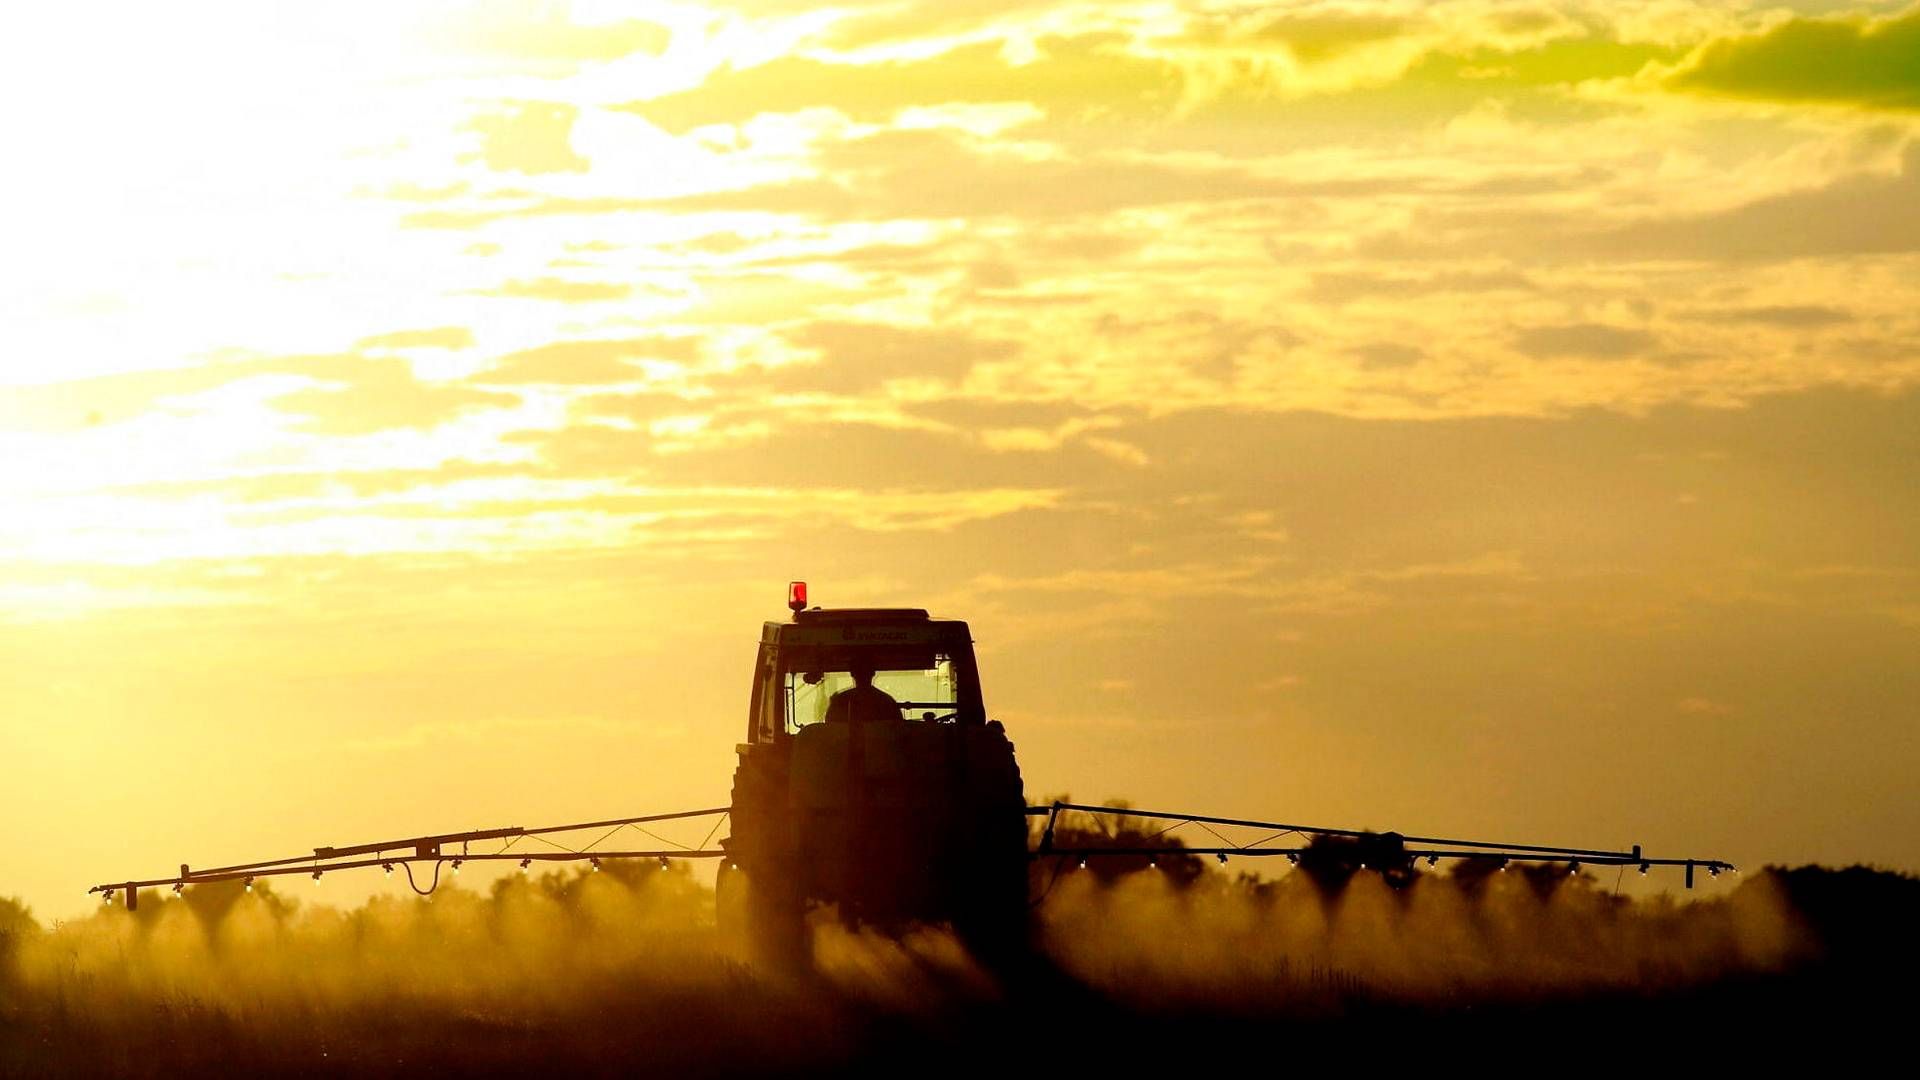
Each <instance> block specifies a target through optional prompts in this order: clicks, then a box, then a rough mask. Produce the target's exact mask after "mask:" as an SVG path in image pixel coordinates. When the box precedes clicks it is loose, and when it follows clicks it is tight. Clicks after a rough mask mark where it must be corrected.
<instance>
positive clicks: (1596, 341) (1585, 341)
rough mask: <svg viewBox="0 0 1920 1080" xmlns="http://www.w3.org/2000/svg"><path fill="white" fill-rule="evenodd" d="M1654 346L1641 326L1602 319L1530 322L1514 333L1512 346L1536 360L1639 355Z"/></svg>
mask: <svg viewBox="0 0 1920 1080" xmlns="http://www.w3.org/2000/svg"><path fill="white" fill-rule="evenodd" d="M1653 346H1654V337H1653V335H1652V334H1649V333H1647V332H1646V331H1644V330H1629V329H1626V328H1623V327H1618V326H1607V325H1605V324H1603V323H1567V324H1564V325H1558V326H1532V327H1528V328H1526V329H1524V330H1521V331H1519V332H1518V333H1516V334H1515V335H1514V337H1513V347H1514V348H1516V349H1518V350H1520V351H1521V352H1523V353H1525V354H1527V355H1528V356H1531V357H1533V358H1535V359H1539V360H1546V359H1557V358H1560V357H1584V358H1587V359H1593V360H1618V359H1621V358H1624V357H1629V356H1638V355H1640V354H1642V353H1645V352H1647V351H1649V350H1650V349H1652V348H1653Z"/></svg>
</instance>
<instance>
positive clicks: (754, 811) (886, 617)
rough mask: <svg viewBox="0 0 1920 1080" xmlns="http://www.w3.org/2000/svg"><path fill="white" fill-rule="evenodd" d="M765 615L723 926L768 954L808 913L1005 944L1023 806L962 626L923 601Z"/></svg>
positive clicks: (1016, 909) (1014, 900)
mask: <svg viewBox="0 0 1920 1080" xmlns="http://www.w3.org/2000/svg"><path fill="white" fill-rule="evenodd" d="M789 593H790V595H789V600H788V606H789V607H790V608H791V609H792V610H793V619H792V621H790V622H784V623H783V622H769V623H767V624H765V627H764V629H763V630H762V632H761V636H760V648H759V655H758V657H757V658H756V660H755V663H754V673H753V695H752V700H751V704H750V705H749V709H748V716H747V732H746V741H745V742H742V743H741V744H740V745H739V746H738V748H737V749H738V752H739V756H740V763H739V766H738V767H737V768H736V770H735V772H734V777H733V800H732V814H733V817H732V824H731V829H732V835H731V837H730V839H728V840H727V841H726V842H725V847H726V851H727V857H726V858H725V859H723V860H721V867H720V872H719V876H718V881H717V889H718V903H719V916H720V922H721V926H722V928H723V930H726V931H728V932H730V933H733V934H735V935H737V936H739V937H740V938H741V939H743V940H744V941H745V942H747V943H748V944H749V945H750V946H751V947H752V949H753V950H754V951H755V952H757V953H760V954H762V955H774V956H778V955H782V954H789V953H793V952H796V951H798V950H800V949H801V948H803V943H804V937H805V919H806V917H807V912H808V911H809V910H810V909H814V908H824V909H827V910H831V911H833V912H834V913H836V914H837V915H838V916H839V917H840V918H841V919H843V920H845V921H848V922H850V923H858V924H863V925H874V926H878V927H881V928H895V927H900V926H903V925H906V924H910V923H947V924H950V925H952V926H953V927H954V929H955V931H956V932H958V933H959V934H960V935H961V936H962V937H963V938H964V939H966V940H967V941H968V942H969V943H970V944H972V945H974V946H975V947H989V948H997V947H1006V946H1011V945H1014V944H1016V943H1017V942H1018V941H1019V940H1020V937H1021V935H1022V934H1023V933H1024V929H1025V924H1026V918H1027V899H1028V898H1027V865H1028V847H1027V806H1026V799H1025V794H1024V792H1023V791H1022V788H1021V782H1020V769H1019V766H1018V765H1017V764H1016V763H1015V761H1014V755H1013V744H1012V743H1011V742H1010V741H1008V739H1007V736H1006V732H1005V730H1004V729H1003V728H1002V727H1001V725H1000V723H999V722H998V721H995V720H989V719H987V716H986V710H985V707H984V705H983V704H982V701H981V696H980V675H979V670H978V668H977V667H976V666H975V663H974V656H973V638H972V636H971V634H970V633H969V632H968V629H967V624H966V623H964V622H960V621H958V620H952V619H935V618H930V617H929V616H928V614H927V613H926V611H924V610H922V609H919V608H841V609H826V610H823V609H821V608H818V607H814V608H809V607H807V606H806V586H805V584H804V583H800V582H796V583H794V584H793V585H792V586H791V587H790V589H789Z"/></svg>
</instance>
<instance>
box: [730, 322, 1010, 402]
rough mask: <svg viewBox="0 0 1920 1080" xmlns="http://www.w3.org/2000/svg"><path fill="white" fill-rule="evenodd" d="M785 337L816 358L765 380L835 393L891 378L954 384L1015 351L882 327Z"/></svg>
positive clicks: (960, 336) (804, 330) (823, 328)
mask: <svg viewBox="0 0 1920 1080" xmlns="http://www.w3.org/2000/svg"><path fill="white" fill-rule="evenodd" d="M787 339H788V340H789V341H791V342H792V343H793V344H794V345H797V346H799V347H800V348H802V349H806V350H808V351H811V352H814V353H817V354H818V356H819V359H818V360H816V361H813V362H809V363H793V364H786V365H782V366H780V367H778V368H774V369H772V370H771V371H769V372H768V373H767V377H768V379H769V380H770V381H771V382H773V383H774V384H775V385H778V386H781V387H787V388H794V389H802V388H804V389H810V390H823V391H827V392H829V393H840V394H853V393H859V392H862V391H867V390H871V389H873V388H875V387H877V386H879V385H880V384H882V383H885V382H887V381H889V380H892V379H913V378H920V379H937V380H940V381H942V382H947V383H957V382H959V381H960V380H962V379H964V378H965V377H966V374H967V372H968V371H971V370H972V369H973V366H974V365H975V364H977V363H981V362H983V361H988V360H999V359H1004V358H1006V357H1009V356H1012V355H1014V353H1015V352H1016V351H1017V349H1016V346H1015V345H1014V344H1013V343H1012V342H1007V341H994V340H989V339H985V338H980V337H977V336H975V335H973V334H971V333H968V332H966V331H963V330H942V329H933V328H924V327H910V326H894V325H890V324H886V323H863V322H831V321H828V322H814V323H808V324H806V325H804V326H802V327H800V328H799V329H797V330H794V331H791V332H789V333H788V334H787Z"/></svg>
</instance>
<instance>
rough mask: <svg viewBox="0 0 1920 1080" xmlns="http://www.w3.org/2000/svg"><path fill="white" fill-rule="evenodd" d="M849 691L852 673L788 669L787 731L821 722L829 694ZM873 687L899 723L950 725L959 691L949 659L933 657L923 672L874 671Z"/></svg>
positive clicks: (899, 670) (916, 670) (825, 713)
mask: <svg viewBox="0 0 1920 1080" xmlns="http://www.w3.org/2000/svg"><path fill="white" fill-rule="evenodd" d="M853 686H854V680H853V673H852V672H851V671H849V670H845V669H842V670H837V671H836V670H833V669H831V668H823V669H817V670H811V671H809V670H789V671H788V672H787V673H786V694H787V703H786V704H787V708H786V713H787V730H788V731H790V732H791V731H798V730H799V729H801V728H803V727H806V726H807V725H809V724H818V723H822V722H824V721H826V720H827V718H828V709H829V707H830V706H831V704H832V702H833V697H834V695H835V694H838V693H841V692H842V691H846V690H851V689H853ZM873 686H874V688H875V689H877V690H879V691H881V692H882V693H884V694H886V695H887V696H888V697H890V698H892V699H893V701H894V704H895V705H897V706H898V707H899V715H900V717H901V718H902V719H905V720H914V721H922V722H928V721H933V722H937V721H941V720H952V719H953V718H954V717H955V715H956V713H957V711H958V707H959V706H958V702H959V692H958V690H957V688H956V685H955V679H954V672H953V658H952V657H950V656H946V655H943V654H940V655H934V656H932V657H931V658H930V665H929V666H927V667H925V668H887V669H884V670H879V671H875V672H874V673H873ZM843 708H844V707H843Z"/></svg>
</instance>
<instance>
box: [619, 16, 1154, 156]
mask: <svg viewBox="0 0 1920 1080" xmlns="http://www.w3.org/2000/svg"><path fill="white" fill-rule="evenodd" d="M1125 44H1126V42H1125V39H1123V38H1120V37H1119V36H1117V35H1105V34H1100V35H1086V36H1081V37H1072V38H1059V37H1050V38H1043V39H1041V40H1040V41H1039V42H1038V43H1037V47H1038V49H1039V55H1038V56H1037V58H1035V59H1033V60H1031V61H1029V62H1026V63H1015V62H1013V61H1011V60H1009V59H1008V57H1007V54H1006V51H1005V50H1004V48H1003V46H1002V45H1001V43H1000V42H997V41H992V42H982V43H978V44H969V45H962V46H959V47H957V48H953V49H949V50H947V51H945V52H942V53H939V54H937V55H935V56H932V57H928V58H923V59H912V60H897V61H880V62H869V63H857V62H851V61H841V60H828V59H819V58H814V57H808V56H784V57H780V58H778V59H775V60H772V61H769V62H767V63H764V64H759V65H755V66H752V67H744V68H740V67H723V68H721V69H719V70H718V71H715V72H713V73H712V74H711V75H709V76H708V77H707V79H706V80H705V81H704V82H702V83H701V84H700V85H699V86H697V87H695V88H693V89H690V90H685V91H680V92H678V93H673V94H664V95H661V96H659V97H656V98H652V99H650V100H646V101H636V102H632V103H629V104H627V105H624V106H621V108H624V109H626V110H629V111H632V112H636V113H639V114H640V115H642V116H644V117H646V118H647V119H648V120H649V121H651V122H652V123H654V124H656V125H658V126H660V127H662V128H664V129H666V130H668V131H671V132H675V133H683V132H686V131H688V130H691V129H693V128H696V127H704V126H706V125H710V124H723V123H727V124H738V123H741V122H743V121H746V120H749V119H751V118H752V117H754V116H757V115H759V114H760V113H763V112H776V111H777V112H796V111H799V110H801V109H807V108H830V109H834V110H837V111H839V112H840V113H842V114H844V115H846V116H849V117H851V118H853V119H855V120H860V121H866V122H875V121H880V120H885V119H889V118H891V117H892V116H893V115H894V114H895V113H897V112H899V111H900V110H902V109H905V108H908V107H911V106H916V105H943V104H948V103H952V102H1030V103H1032V104H1034V105H1037V106H1039V107H1040V108H1041V109H1043V110H1046V111H1048V112H1049V113H1054V114H1062V115H1067V116H1079V117H1094V116H1110V115H1113V114H1116V113H1121V114H1132V115H1140V114H1143V113H1164V112H1167V111H1169V110H1171V109H1172V108H1173V107H1174V106H1175V105H1176V104H1177V103H1178V102H1179V100H1180V97H1181V94H1182V92H1183V87H1184V81H1183V77H1182V75H1181V72H1180V69H1179V68H1178V67H1177V66H1176V65H1174V64H1172V63H1170V62H1168V61H1165V60H1159V59H1153V58H1147V57H1139V56H1133V55H1129V54H1128V53H1126V52H1125V49H1124V46H1125Z"/></svg>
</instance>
